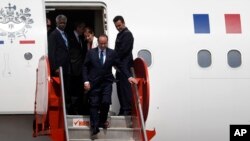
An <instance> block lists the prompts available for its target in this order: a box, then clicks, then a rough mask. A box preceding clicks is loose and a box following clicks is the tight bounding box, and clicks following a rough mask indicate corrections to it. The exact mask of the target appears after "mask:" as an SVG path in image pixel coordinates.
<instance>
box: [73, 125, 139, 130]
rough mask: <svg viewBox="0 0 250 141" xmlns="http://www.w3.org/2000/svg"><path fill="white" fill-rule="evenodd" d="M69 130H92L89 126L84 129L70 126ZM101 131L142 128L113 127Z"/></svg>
mask: <svg viewBox="0 0 250 141" xmlns="http://www.w3.org/2000/svg"><path fill="white" fill-rule="evenodd" d="M68 129H69V130H90V127H88V126H84V127H72V126H69V127H68ZM100 130H110V131H112V130H125V131H131V130H140V128H123V127H115V128H113V127H111V128H107V129H103V128H100Z"/></svg>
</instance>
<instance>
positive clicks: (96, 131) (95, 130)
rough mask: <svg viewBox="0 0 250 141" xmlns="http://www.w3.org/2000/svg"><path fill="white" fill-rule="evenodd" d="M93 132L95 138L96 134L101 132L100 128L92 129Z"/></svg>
mask: <svg viewBox="0 0 250 141" xmlns="http://www.w3.org/2000/svg"><path fill="white" fill-rule="evenodd" d="M91 130H92V132H91V136H95V135H96V134H98V133H99V132H100V130H99V128H98V127H92V128H91Z"/></svg>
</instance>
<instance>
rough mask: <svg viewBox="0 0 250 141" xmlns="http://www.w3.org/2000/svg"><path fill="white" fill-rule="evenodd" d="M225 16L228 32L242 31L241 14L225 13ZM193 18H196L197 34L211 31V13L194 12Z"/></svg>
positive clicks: (236, 32)
mask: <svg viewBox="0 0 250 141" xmlns="http://www.w3.org/2000/svg"><path fill="white" fill-rule="evenodd" d="M224 18H225V30H226V33H227V34H241V33H242V30H241V19H240V14H224ZM193 20H194V33H195V34H209V33H210V21H209V14H193ZM213 26H216V25H213Z"/></svg>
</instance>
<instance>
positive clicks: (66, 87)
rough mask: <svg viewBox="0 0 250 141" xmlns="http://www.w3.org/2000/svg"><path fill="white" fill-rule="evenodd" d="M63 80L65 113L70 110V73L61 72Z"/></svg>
mask: <svg viewBox="0 0 250 141" xmlns="http://www.w3.org/2000/svg"><path fill="white" fill-rule="evenodd" d="M63 82H64V97H65V105H66V113H67V114H69V113H70V112H71V104H72V102H71V94H70V93H71V92H70V75H69V74H63Z"/></svg>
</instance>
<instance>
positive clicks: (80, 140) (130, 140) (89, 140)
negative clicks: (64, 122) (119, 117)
mask: <svg viewBox="0 0 250 141" xmlns="http://www.w3.org/2000/svg"><path fill="white" fill-rule="evenodd" d="M69 141H93V140H92V139H69ZM94 141H135V140H134V139H126V140H124V139H95V140H94Z"/></svg>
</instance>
